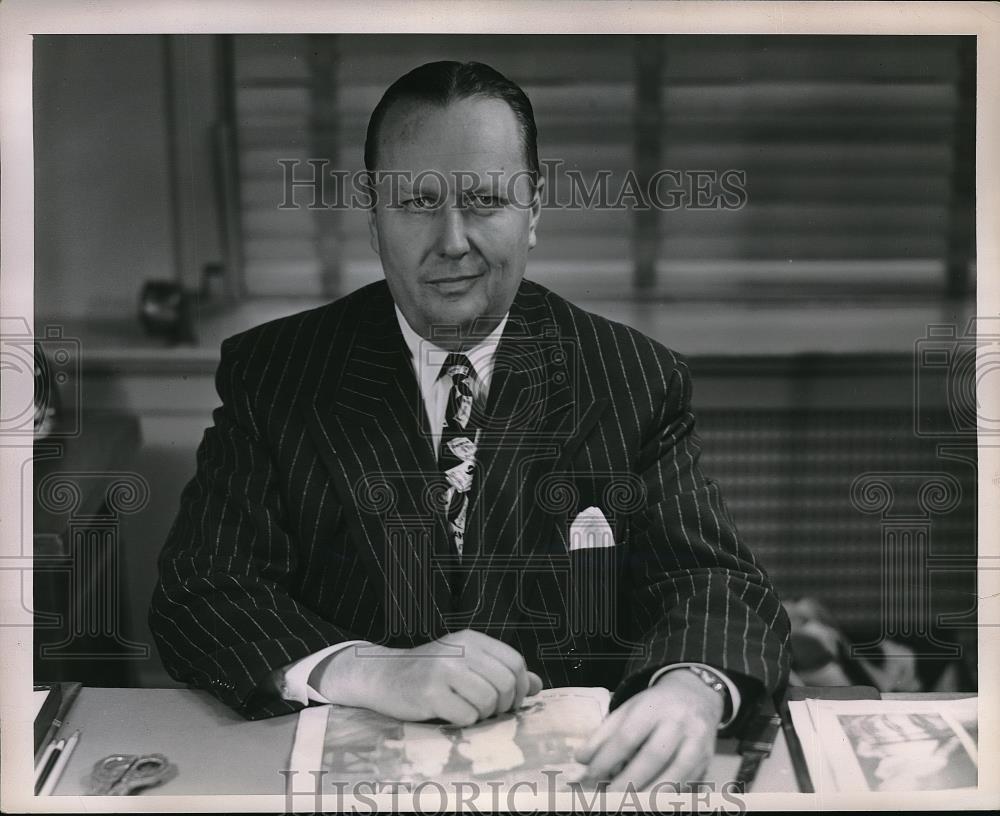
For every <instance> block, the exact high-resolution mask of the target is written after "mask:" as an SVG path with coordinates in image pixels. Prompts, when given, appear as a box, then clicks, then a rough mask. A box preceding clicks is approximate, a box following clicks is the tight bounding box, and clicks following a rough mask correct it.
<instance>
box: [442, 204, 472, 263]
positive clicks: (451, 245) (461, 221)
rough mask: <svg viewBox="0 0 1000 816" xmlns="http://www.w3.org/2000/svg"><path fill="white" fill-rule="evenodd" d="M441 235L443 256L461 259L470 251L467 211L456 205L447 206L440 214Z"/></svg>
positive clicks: (443, 207) (444, 206)
mask: <svg viewBox="0 0 1000 816" xmlns="http://www.w3.org/2000/svg"><path fill="white" fill-rule="evenodd" d="M438 220H439V226H440V229H441V233H440V235H439V240H440V242H441V245H440V251H441V254H442V255H444V256H445V257H447V258H461V257H462V256H463V255H465V254H466V253H468V251H469V239H468V236H467V235H466V228H465V227H466V225H465V210H464V209H463V208H461V207H459V206H456V205H455V204H454V203H449V204H445V205H443V206H442V207H441V210H440V212H439V213H438Z"/></svg>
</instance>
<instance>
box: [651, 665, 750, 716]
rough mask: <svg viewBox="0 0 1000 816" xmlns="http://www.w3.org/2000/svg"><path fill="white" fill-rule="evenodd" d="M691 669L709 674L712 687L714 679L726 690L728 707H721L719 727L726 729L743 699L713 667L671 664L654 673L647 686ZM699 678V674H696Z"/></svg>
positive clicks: (723, 675)
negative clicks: (667, 675)
mask: <svg viewBox="0 0 1000 816" xmlns="http://www.w3.org/2000/svg"><path fill="white" fill-rule="evenodd" d="M692 668H696V669H700V670H703V671H704V672H706V673H710V674H711V676H712V682H711V685H712V686H714V684H715V682H716V679H717V680H718V681H721V682H722V683H723V685H724V686H725V689H726V692H727V694H726V698H727V699H728V705H725V704H724V705H723V715H722V722H721V724H720V725H719V727H720V728H727V727H728V726H730V725H731V724H732V723H733V721H734V720H735V719H736V715H737V714H738V713H739V710H740V706H741V705H742V702H743V699H742V696H741V695H740V690H739V687H738V686H737V685H736V684H735V683H734V682H733V681H732V680H731V679H730V678H729V677H728V676H727V675H726V673H725V672H723V671H721V670H719V669H717V668H715V667H714V666H709V665H706V664H705V663H695V662H683V663H671V664H670V665H667V666H664V667H663V668H661V669H659V670H658V671H656V672H655V673H654V674H653V676H652V677H651V678H650V679H649V685H650V686H652V685H653V684H655V683H657V682H658V681H659V680H660V679H661V678H662V677H663V676H664V675H666V674H670V673H673V672H674V671H678V670H681V669H685V670H686V671H687V672H689V673H690V672H691V670H692ZM692 674H693V673H692ZM698 677H699V678H701V677H702V675H701V673H699V674H698ZM701 682H703V683H704V684H705V686H706V688H709V686H710V683H709V682H706V681H705V680H704V679H702V680H701ZM710 690H712V691H713V693H717V692H716V691H715V689H714V688H712V689H710Z"/></svg>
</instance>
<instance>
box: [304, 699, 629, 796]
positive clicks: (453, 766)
mask: <svg viewBox="0 0 1000 816" xmlns="http://www.w3.org/2000/svg"><path fill="white" fill-rule="evenodd" d="M610 699H611V694H610V692H609V691H608V690H607V689H602V688H555V689H544V690H542V691H541V692H539V693H538V694H536V695H535V696H533V697H528V698H526V699H525V700H524V701H523V703H522V704H521V707H520V708H519V709H518V710H517V711H515V712H510V713H508V714H502V715H500V716H499V717H495V718H491V719H489V720H485V721H483V722H479V723H476V724H475V725H471V726H467V727H464V728H463V727H458V726H453V725H448V724H440V723H438V724H435V723H428V722H423V723H413V722H400V721H399V720H396V719H393V718H391V717H386V716H384V715H382V714H377V713H375V712H373V711H369V710H367V709H360V708H346V707H343V706H336V705H326V706H314V707H311V708H306V709H303V710H302V711H301V712H300V713H299V721H298V726H297V728H296V732H295V743H294V747H293V748H292V757H291V762H290V766H291V767H290V770H292V771H301V772H306V773H309V772H312V771H317V770H324V771H327V772H328V773H329V774H330V775H331V778H335V779H338V780H341V781H343V782H346V783H351V782H361V781H364V780H371V779H392V780H395V781H398V782H410V783H414V784H416V783H419V782H423V781H425V780H434V781H437V782H439V783H447V782H449V781H460V780H483V781H485V780H501V781H504V782H505V783H507V784H513V783H514V782H515V781H520V780H527V781H529V782H530V781H537V782H538V784H539V785H541V784H544V783H545V781H546V776H545V772H553V771H555V772H558V776H557V777H555V778H556V779H558V780H560V781H561V782H564V783H568V782H569V781H570V780H572V779H575V778H576V774H578V773H579V771H581V770H582V766H581V765H580V764H579V763H577V762H576V761H575V760H574V759H573V754H574V752H575V751H576V749H577V748H578V747H579V746H580V745H582V744H583V743H584V741H585V740H586V739H587V738H588V737H589V736H590V735H591V734H592V733H593V732H594V730H595V729H596V728H597V726H598V725H599V724H600V722H601V720H603V719H604V717H605V715H606V714H607V712H608V705H609V703H610ZM549 778H551V773H550V776H549Z"/></svg>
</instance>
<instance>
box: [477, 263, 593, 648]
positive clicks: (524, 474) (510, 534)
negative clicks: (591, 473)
mask: <svg viewBox="0 0 1000 816" xmlns="http://www.w3.org/2000/svg"><path fill="white" fill-rule="evenodd" d="M580 365H582V361H581V360H580V359H579V348H578V346H577V344H576V342H575V338H572V337H567V336H565V333H562V334H561V333H560V330H559V328H558V325H557V324H556V322H555V319H554V317H553V315H552V312H551V309H550V307H549V306H548V304H547V303H546V301H545V299H544V297H543V295H542V294H541V292H540V291H539V290H538V289H536V288H535V287H533V286H531V285H530V284H525V283H522V284H521V288H520V289H519V291H518V294H517V296H516V297H515V299H514V303H513V305H512V306H511V311H510V318H509V319H508V323H507V326H506V328H505V330H504V334H503V337H502V338H501V341H500V345H499V347H498V348H497V354H496V358H495V367H494V372H493V379H492V381H491V384H490V392H489V399H488V403H487V408H486V412H485V413H486V421H487V422H486V424H487V427H486V428H485V429H484V433H483V436H482V438H481V441H480V445H479V450H478V452H477V467H476V482H475V485H474V488H473V496H472V498H471V500H470V507H469V519H468V522H467V527H466V538H465V551H466V558H465V559H463V567H464V568H467V569H468V573H467V575H466V576H465V590H464V591H463V592H462V594H461V598H460V602H459V609H460V610H461V611H462V612H464V613H465V615H466V617H465V619H464V620H463V621H462V623H464V624H465V625H470V626H475V627H476V628H480V629H484V630H486V631H489V632H490V633H491V634H493V635H494V636H502V635H503V634H504V633H509V632H512V631H513V630H514V629H517V628H519V627H526V628H535V627H537V626H538V625H539V624H540V623H541V621H540V620H527V621H524V622H522V621H521V618H522V617H523V615H524V612H525V610H524V609H523V604H519V603H518V602H517V599H518V598H519V597H521V596H522V593H524V592H525V590H526V589H527V587H529V586H530V583H531V581H533V580H535V579H537V577H538V574H539V570H542V571H546V570H549V571H550V570H551V569H553V562H552V559H551V558H549V557H547V556H552V555H555V556H562V555H565V553H566V541H565V535H564V530H565V524H566V518H567V514H568V513H570V512H575V510H576V509H577V508H576V506H575V503H573V501H572V495H573V491H574V487H573V484H572V479H571V475H570V474H569V472H568V471H567V467H568V464H569V462H570V460H571V457H572V454H573V453H574V452H575V450H576V448H577V447H578V446H579V444H580V442H581V441H582V440H583V438H584V437H585V436H586V434H587V432H588V431H589V430H590V429H591V428H592V427H593V425H594V423H595V422H596V421H597V419H598V418H599V417H600V414H601V412H602V411H603V410H604V409H605V408H606V407H607V400H598V401H597V402H595V403H593V404H591V405H589V406H588V405H586V404H585V403H584V402H583V401H582V400H581V399H579V396H580V395H579V394H578V393H577V391H578V388H579V378H578V367H579V366H580ZM567 499H569V500H567ZM560 531H563V534H560Z"/></svg>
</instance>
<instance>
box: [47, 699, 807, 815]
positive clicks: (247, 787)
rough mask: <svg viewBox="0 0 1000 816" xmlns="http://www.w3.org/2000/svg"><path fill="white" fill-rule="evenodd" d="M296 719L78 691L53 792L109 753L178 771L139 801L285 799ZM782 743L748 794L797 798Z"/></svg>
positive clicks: (721, 777) (716, 765)
mask: <svg viewBox="0 0 1000 816" xmlns="http://www.w3.org/2000/svg"><path fill="white" fill-rule="evenodd" d="M296 720H297V715H295V714H290V715H287V716H284V717H274V718H272V719H268V720H256V721H253V722H251V721H248V720H244V719H243V718H242V717H240V716H239V715H238V714H236V713H235V712H233V711H232V710H230V709H229V708H227V707H226V706H225V705H223V704H222V703H220V702H219V701H218V700H216V699H215V698H214V697H212V696H211V695H209V694H207V693H206V692H202V691H193V690H188V689H116V688H84V689H82V690H81V691H80V696H79V697H78V698H77V700H76V703H74V705H73V708H72V709H71V710H70V714H69V717H68V718H67V720H66V722H65V723H64V725H63V728H62V731H61V732H60V733H61V734H62V735H68V734H71V733H72V732H73V731H74V730H75V729H77V728H79V729H80V731H81V737H80V743H79V745H78V746H77V748H76V751H74V753H73V756H72V757H71V758H70V761H69V764H68V765H67V766H66V770H65V772H64V773H63V775H62V778H61V779H60V780H59V783H58V785H57V786H56V789H55V791H54V793H55V794H57V795H63V794H72V795H80V794H85V793H86V792H87V779H88V776H89V774H90V771H91V769H92V768H93V766H94V763H95V762H97V760H99V759H101V758H102V757H105V756H108V755H109V754H116V753H127V754H139V753H161V754H165V755H166V756H167V757H168V758H169V759H170V760H171V761H173V762H174V763H175V764H176V765H177V767H178V774H177V777H176V778H175V779H173V780H171V781H170V782H167V783H166V784H164V785H161V786H160V787H158V788H155V789H153V790H150V791H148V792H147V793H145V794H144V795H146V796H152V795H155V794H171V795H187V794H270V795H283V794H284V792H285V777H284V776H282V775H281V774H280V773H279V771H280V770H283V769H286V768H287V767H288V760H289V756H290V754H291V750H292V741H293V738H294V735H295V725H296ZM735 748H736V747H735V743H734V742H733V741H732V740H724V741H720V744H719V751H718V753H717V755H716V757H715V759H714V760H713V762H712V765H711V767H710V770H709V777H710V778H711V779H712V780H713V781H715V782H716V783H717V784H721V783H722V782H724V781H728V780H730V779H732V778H733V776H735V774H736V770H737V768H738V766H739V756H738V755H737V754H736V749H735ZM795 790H797V788H796V787H795V776H794V773H793V772H792V765H791V759H790V757H789V755H788V749H787V747H786V746H785V741H784V737H783V736H782V735H781V734H779V735H778V741H777V742H776V743H775V746H774V751H773V752H772V754H771V756H770V758H769V759H768V760H767V761H766V762H765V763H764V764H763V765H762V766H761V769H760V773H759V775H758V777H757V780H756V782H755V783H754V786H753V791H754V792H771V791H795Z"/></svg>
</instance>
